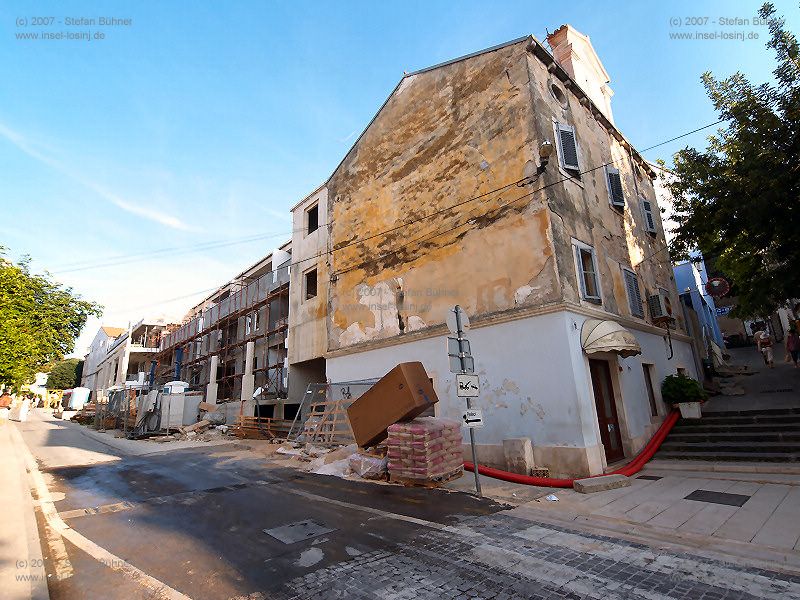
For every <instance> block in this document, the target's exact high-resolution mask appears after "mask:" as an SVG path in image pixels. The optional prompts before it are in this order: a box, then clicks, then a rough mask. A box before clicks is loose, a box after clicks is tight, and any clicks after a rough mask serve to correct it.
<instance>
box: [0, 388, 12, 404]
mask: <svg viewBox="0 0 800 600" xmlns="http://www.w3.org/2000/svg"><path fill="white" fill-rule="evenodd" d="M12 400H13V398H12V397H11V394H9V393H8V390H3V394H2V395H0V408H8V407H9V406H11V401H12Z"/></svg>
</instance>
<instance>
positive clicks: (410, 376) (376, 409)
mask: <svg viewBox="0 0 800 600" xmlns="http://www.w3.org/2000/svg"><path fill="white" fill-rule="evenodd" d="M438 401H439V398H438V397H437V396H436V392H435V391H434V389H433V384H432V383H431V380H430V378H429V377H428V373H427V372H426V371H425V367H423V366H422V363H421V362H407V363H400V364H399V365H397V366H396V367H395V368H394V369H392V370H391V371H389V372H388V373H387V374H386V375H384V376H383V378H381V380H380V381H378V383H376V384H375V385H373V386H372V387H371V388H370V389H369V390H368V391H367V392H365V393H364V394H363V395H362V396H361V397H360V398H358V399H357V400H356V401H355V402H353V404H351V405H350V408H348V409H347V417H348V418H349V419H350V427H351V428H352V429H353V436H354V437H355V439H356V443H357V444H358V445H359V446H361V447H362V448H366V447H368V446H374V445H375V444H377V443H379V442H381V441H383V440H384V439H386V435H387V434H386V428H387V427H389V425H393V424H394V423H397V422H398V421H408V420H410V419H413V418H414V417H416V416H418V415H420V414H422V413H423V412H425V411H426V410H427V409H428V408H430V407H431V406H433V404H434V403H436V402H438Z"/></svg>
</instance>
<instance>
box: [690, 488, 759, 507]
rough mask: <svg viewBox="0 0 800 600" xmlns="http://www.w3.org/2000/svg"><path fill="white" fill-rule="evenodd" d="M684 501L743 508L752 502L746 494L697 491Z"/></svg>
mask: <svg viewBox="0 0 800 600" xmlns="http://www.w3.org/2000/svg"><path fill="white" fill-rule="evenodd" d="M684 500H696V501H697V502H710V503H712V504H724V505H726V506H742V505H743V504H744V503H745V502H747V501H748V500H750V496H745V495H744V494H728V493H726V492H712V491H710V490H695V491H693V492H692V493H691V494H689V495H688V496H685V497H684Z"/></svg>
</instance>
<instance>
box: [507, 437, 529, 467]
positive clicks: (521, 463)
mask: <svg viewBox="0 0 800 600" xmlns="http://www.w3.org/2000/svg"><path fill="white" fill-rule="evenodd" d="M503 457H504V458H505V461H506V470H507V471H510V472H511V473H519V474H520V475H530V474H531V472H532V471H533V468H534V466H535V463H534V461H533V446H532V445H531V440H530V438H511V439H507V440H503Z"/></svg>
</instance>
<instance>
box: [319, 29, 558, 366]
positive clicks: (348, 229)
mask: <svg viewBox="0 0 800 600" xmlns="http://www.w3.org/2000/svg"><path fill="white" fill-rule="evenodd" d="M526 43H527V42H526V41H523V42H519V43H516V44H512V45H510V46H506V47H504V48H501V49H499V50H495V51H492V52H489V53H486V54H483V55H480V56H477V57H473V58H470V59H467V60H463V61H460V62H457V63H454V64H451V65H447V66H444V67H439V68H436V69H433V70H431V71H427V72H422V73H419V74H416V75H412V76H409V77H406V78H405V79H404V80H403V81H402V83H401V85H400V86H398V89H397V90H396V91H395V93H394V94H393V95H392V97H391V98H390V99H389V100H388V101H387V103H386V105H385V106H384V107H383V109H382V110H381V112H380V113H379V114H378V116H377V117H376V119H375V120H374V122H373V123H372V124H371V125H370V127H369V128H368V129H367V131H366V132H365V133H364V135H363V136H362V137H361V139H360V140H359V141H358V143H357V144H356V145H355V146H354V148H353V149H352V150H351V152H350V153H349V154H348V155H347V157H346V158H345V160H344V161H343V163H342V164H341V165H340V167H339V168H338V169H337V170H336V172H335V173H334V175H333V176H332V177H331V179H330V180H329V182H328V190H329V197H330V198H331V199H332V201H331V203H330V209H329V211H330V218H331V219H332V222H333V224H334V226H333V228H332V234H331V235H332V239H331V243H332V248H333V256H332V271H333V273H332V274H333V278H334V280H335V281H334V282H333V283H332V284H331V290H330V306H329V314H330V320H329V324H328V325H329V342H328V343H329V350H336V349H339V348H344V347H348V346H352V345H355V344H358V343H361V342H366V341H369V340H376V339H383V338H389V337H394V336H397V335H398V334H400V333H401V329H402V331H403V332H404V333H407V332H410V331H416V330H420V329H425V328H428V327H430V326H432V325H436V324H440V323H443V322H444V318H445V314H446V311H447V310H448V309H449V308H451V307H452V306H453V305H454V304H461V305H462V306H463V307H464V308H465V309H466V311H467V312H468V314H470V316H471V317H473V318H474V316H475V315H487V314H492V313H497V312H502V311H508V310H512V309H514V308H517V307H526V306H533V305H538V304H544V303H548V302H553V301H556V300H558V299H559V297H560V295H561V291H560V286H559V284H558V279H557V274H556V272H555V261H554V257H553V243H552V240H551V239H550V212H549V211H548V210H547V207H546V204H545V203H544V200H543V198H542V197H541V195H533V197H532V198H531V197H529V196H526V197H523V198H520V197H521V196H524V195H525V194H526V193H527V192H528V191H529V190H530V188H520V187H518V186H516V185H514V182H516V181H518V180H520V179H521V178H523V177H524V176H526V175H529V174H531V173H532V172H533V171H535V167H536V152H535V150H534V149H535V148H538V145H539V142H540V141H541V138H539V137H537V136H536V133H535V131H534V127H533V116H532V113H531V103H530V88H529V76H528V67H527V58H526V56H527V52H526V51H525V46H526ZM505 185H509V187H508V188H507V189H505V190H504V191H503V192H499V193H494V194H489V195H487V196H486V197H484V198H481V199H480V200H476V201H473V202H468V203H466V204H463V205H462V206H460V207H457V208H453V209H450V210H444V211H443V209H445V208H447V207H450V206H452V205H454V204H456V203H461V202H464V201H466V200H468V199H470V198H474V197H476V196H479V195H482V194H487V193H488V192H490V191H491V190H494V189H497V188H500V187H502V186H505ZM515 199H516V201H514V200H515ZM437 211H443V212H441V213H440V214H436V213H437ZM433 214H436V216H435V217H433V218H425V217H426V216H428V215H433ZM392 228H394V230H393V231H390V232H389V233H382V232H384V231H385V230H387V229H392ZM356 240H361V241H358V242H356ZM354 242H355V243H354ZM348 244H352V245H350V246H348Z"/></svg>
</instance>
